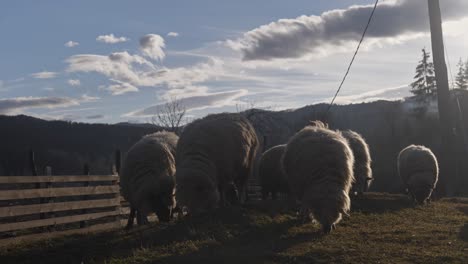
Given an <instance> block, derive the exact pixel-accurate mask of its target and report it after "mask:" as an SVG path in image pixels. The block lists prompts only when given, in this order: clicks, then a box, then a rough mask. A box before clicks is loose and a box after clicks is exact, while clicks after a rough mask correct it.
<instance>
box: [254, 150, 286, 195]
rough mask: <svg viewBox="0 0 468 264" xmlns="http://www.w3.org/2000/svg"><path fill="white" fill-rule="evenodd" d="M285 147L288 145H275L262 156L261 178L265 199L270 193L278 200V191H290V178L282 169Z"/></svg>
mask: <svg viewBox="0 0 468 264" xmlns="http://www.w3.org/2000/svg"><path fill="white" fill-rule="evenodd" d="M285 148H286V145H278V146H274V147H272V148H270V149H268V150H267V151H265V152H264V153H263V155H262V157H261V158H260V165H259V167H260V168H259V178H260V185H261V186H262V197H263V199H264V200H265V199H267V197H268V196H269V195H270V194H271V197H272V198H273V200H276V197H277V196H276V195H277V193H285V194H287V193H289V186H288V180H287V179H286V176H285V175H284V173H283V171H282V169H281V156H282V155H283V153H284V149H285Z"/></svg>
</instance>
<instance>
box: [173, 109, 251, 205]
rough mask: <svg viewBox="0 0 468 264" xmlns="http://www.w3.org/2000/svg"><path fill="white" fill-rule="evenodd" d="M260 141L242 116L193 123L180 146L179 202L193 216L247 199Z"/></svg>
mask: <svg viewBox="0 0 468 264" xmlns="http://www.w3.org/2000/svg"><path fill="white" fill-rule="evenodd" d="M257 148H258V139H257V135H256V133H255V130H254V128H253V127H252V125H251V124H250V122H249V121H248V120H247V119H246V118H245V117H243V116H241V115H239V114H228V113H222V114H214V115H209V116H206V117H205V118H202V119H199V120H196V121H194V122H193V123H191V124H189V125H187V127H186V128H185V129H184V131H183V132H182V134H181V136H180V139H179V143H178V145H177V155H176V163H177V173H176V180H177V201H178V203H179V205H180V206H181V207H182V206H183V207H185V208H186V209H188V211H189V212H191V213H195V214H196V213H200V212H202V211H208V210H211V209H214V208H217V207H219V206H227V205H230V204H233V203H237V202H239V201H240V200H241V198H239V196H246V189H247V180H248V178H249V176H250V175H251V174H252V171H253V162H254V158H255V155H256V151H257Z"/></svg>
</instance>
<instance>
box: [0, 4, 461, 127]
mask: <svg viewBox="0 0 468 264" xmlns="http://www.w3.org/2000/svg"><path fill="white" fill-rule="evenodd" d="M440 2H441V9H442V17H443V21H444V23H443V30H444V38H445V45H446V50H447V55H448V57H447V59H448V60H447V61H448V64H449V69H451V73H450V72H449V76H450V75H453V74H456V72H457V68H456V64H457V62H458V60H459V59H460V58H462V59H463V60H467V58H468V49H467V46H468V31H467V30H466V28H468V1H465V0H442V1H440ZM373 3H374V1H370V0H315V1H310V0H291V1H280V0H268V1H266V0H263V1H260V0H249V1H246V0H236V1H219V0H217V1H215V0H199V1H190V0H185V1H182V0H172V1H143V0H142V1H116V0H112V1H111V0H103V1H88V0H83V1H65V0H64V1H58V0H57V1H47V0H45V1H23V0H16V1H2V2H1V3H0V32H1V39H0V114H4V115H17V114H26V115H31V116H35V117H39V118H44V119H58V120H68V121H76V122H88V123H117V122H147V121H148V120H150V119H151V116H153V115H154V114H155V113H156V112H157V111H160V109H161V106H163V105H164V104H165V103H166V102H168V101H171V100H180V102H181V103H182V104H183V105H184V107H185V108H186V109H187V116H188V117H190V118H197V117H202V116H204V115H206V114H208V113H215V112H224V111H230V112H234V111H237V110H238V109H244V108H246V107H250V106H252V105H254V106H255V107H258V108H266V109H272V110H282V109H290V108H297V107H301V106H304V105H310V104H314V103H320V102H329V101H330V100H331V98H332V96H333V95H334V93H335V91H336V89H337V87H338V85H339V83H340V81H341V78H342V77H343V75H344V73H345V71H346V68H347V66H348V63H349V61H350V59H351V57H352V54H353V52H354V50H355V48H356V46H357V43H358V40H359V38H360V36H361V34H362V31H363V29H364V26H365V24H366V22H367V19H368V18H369V15H370V13H371V11H372V7H373ZM422 48H426V49H427V50H429V51H431V42H430V35H429V22H428V11H427V0H381V1H380V3H379V6H378V7H377V10H376V13H375V17H374V20H373V21H372V23H371V25H370V27H369V30H368V34H367V36H366V39H365V40H364V43H363V46H362V47H361V50H360V52H359V54H358V56H357V58H356V61H355V63H354V65H353V68H352V69H351V72H350V74H349V77H348V79H347V81H346V82H345V84H344V86H343V88H342V92H341V93H340V95H339V97H338V98H337V103H340V104H347V103H359V102H368V101H373V100H379V99H388V100H398V99H401V98H403V97H406V96H409V88H408V84H409V83H411V81H412V78H413V76H414V69H415V66H416V64H417V62H418V60H419V59H420V57H421V49H422ZM449 78H450V77H449Z"/></svg>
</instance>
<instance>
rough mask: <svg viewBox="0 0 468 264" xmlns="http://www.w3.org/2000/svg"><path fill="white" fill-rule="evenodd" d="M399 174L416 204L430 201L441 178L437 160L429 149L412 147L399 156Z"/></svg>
mask: <svg viewBox="0 0 468 264" xmlns="http://www.w3.org/2000/svg"><path fill="white" fill-rule="evenodd" d="M397 165H398V173H399V174H400V177H401V179H402V180H403V183H404V184H405V186H406V188H407V189H408V192H409V194H410V195H411V197H412V198H413V200H414V201H415V202H416V203H419V204H424V203H426V202H427V201H429V199H430V197H431V194H432V191H433V190H434V188H435V187H436V184H437V180H438V177H439V166H438V164H437V158H436V157H435V155H434V153H432V151H431V150H430V149H429V148H426V147H424V146H417V145H410V146H408V147H406V148H404V149H403V150H402V151H401V152H400V154H399V155H398V164H397Z"/></svg>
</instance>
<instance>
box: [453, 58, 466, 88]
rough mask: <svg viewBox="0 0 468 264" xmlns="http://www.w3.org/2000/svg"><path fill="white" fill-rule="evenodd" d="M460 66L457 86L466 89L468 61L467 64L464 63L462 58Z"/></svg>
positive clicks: (456, 79) (456, 81)
mask: <svg viewBox="0 0 468 264" xmlns="http://www.w3.org/2000/svg"><path fill="white" fill-rule="evenodd" d="M457 66H458V73H457V76H456V77H455V88H457V89H462V90H466V89H467V88H468V69H467V68H466V67H467V66H468V62H467V63H466V64H465V63H463V61H462V59H461V58H460V61H459V62H458V64H457Z"/></svg>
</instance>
